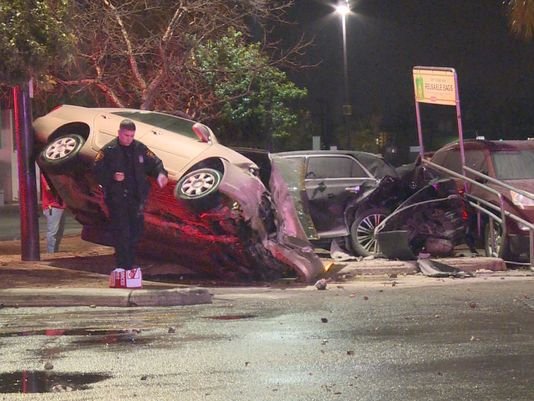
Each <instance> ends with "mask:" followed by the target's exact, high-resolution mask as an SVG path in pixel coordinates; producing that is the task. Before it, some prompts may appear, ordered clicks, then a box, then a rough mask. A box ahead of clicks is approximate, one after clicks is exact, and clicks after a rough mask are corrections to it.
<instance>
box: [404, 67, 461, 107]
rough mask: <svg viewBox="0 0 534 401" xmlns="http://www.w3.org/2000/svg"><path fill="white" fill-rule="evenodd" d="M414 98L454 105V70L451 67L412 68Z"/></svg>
mask: <svg viewBox="0 0 534 401" xmlns="http://www.w3.org/2000/svg"><path fill="white" fill-rule="evenodd" d="M413 84H414V90H415V100H416V101H417V102H421V103H432V104H443V105H447V106H455V105H456V103H457V101H458V99H457V96H456V72H455V71H454V69H453V68H428V67H426V68H425V67H414V68H413Z"/></svg>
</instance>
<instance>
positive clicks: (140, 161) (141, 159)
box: [139, 155, 145, 164]
mask: <svg viewBox="0 0 534 401" xmlns="http://www.w3.org/2000/svg"><path fill="white" fill-rule="evenodd" d="M144 162H145V158H144V157H143V155H139V163H141V164H143V163H144Z"/></svg>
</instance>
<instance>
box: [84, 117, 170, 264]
mask: <svg viewBox="0 0 534 401" xmlns="http://www.w3.org/2000/svg"><path fill="white" fill-rule="evenodd" d="M134 136H135V123H134V122H133V121H132V120H129V119H125V120H122V121H121V123H120V126H119V132H118V137H117V138H115V139H113V140H112V141H111V142H109V143H108V144H107V145H105V146H104V147H103V148H102V149H101V150H100V151H99V152H98V154H97V155H96V158H95V162H94V172H95V175H96V178H97V181H98V183H99V184H100V185H101V186H102V189H103V191H104V201H105V203H106V206H107V207H108V211H109V219H110V222H111V225H112V229H113V235H114V241H115V244H114V246H115V257H116V262H117V266H116V267H117V268H122V269H125V270H129V269H131V268H132V267H134V264H135V246H136V244H137V241H138V240H139V238H140V237H141V234H142V231H143V225H144V218H143V209H144V205H145V202H146V200H147V197H148V193H149V191H150V183H149V181H148V177H149V176H150V177H153V178H155V179H156V180H157V183H158V185H159V187H160V188H163V187H164V186H165V185H167V182H168V178H167V171H166V170H165V168H164V167H163V163H162V161H161V160H160V159H159V158H158V157H157V156H156V155H155V154H154V153H153V152H152V151H151V150H150V149H148V147H147V146H145V145H144V144H143V143H141V142H139V141H137V140H135V139H134Z"/></svg>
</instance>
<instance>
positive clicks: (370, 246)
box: [356, 214, 384, 253]
mask: <svg viewBox="0 0 534 401" xmlns="http://www.w3.org/2000/svg"><path fill="white" fill-rule="evenodd" d="M383 218H384V215H383V214H371V215H369V216H367V217H366V218H364V219H362V221H361V222H360V224H358V228H357V230H356V240H357V241H358V243H359V244H360V245H361V246H362V247H363V248H364V249H365V250H366V251H367V252H369V253H377V252H378V243H377V241H376V238H375V227H376V226H377V225H378V224H380V222H381V221H382V219H383Z"/></svg>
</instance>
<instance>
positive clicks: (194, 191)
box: [182, 171, 218, 198]
mask: <svg viewBox="0 0 534 401" xmlns="http://www.w3.org/2000/svg"><path fill="white" fill-rule="evenodd" d="M217 183H218V179H217V177H216V176H215V175H214V174H212V173H210V172H205V171H202V172H199V173H197V174H193V175H192V176H190V177H188V178H187V179H186V180H185V181H184V182H183V183H182V193H183V194H184V195H187V196H188V197H190V198H198V197H201V196H203V195H205V194H207V193H209V192H211V191H212V190H213V189H214V188H215V187H216V186H217Z"/></svg>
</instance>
